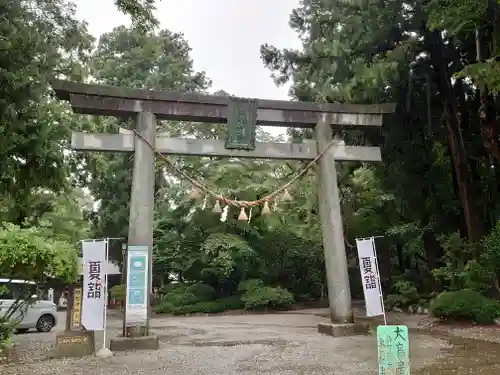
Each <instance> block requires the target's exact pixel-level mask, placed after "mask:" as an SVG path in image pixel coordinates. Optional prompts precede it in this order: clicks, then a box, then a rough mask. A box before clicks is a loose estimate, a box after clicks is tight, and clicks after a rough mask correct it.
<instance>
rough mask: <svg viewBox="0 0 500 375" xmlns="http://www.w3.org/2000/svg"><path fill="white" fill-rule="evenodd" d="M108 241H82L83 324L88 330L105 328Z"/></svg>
mask: <svg viewBox="0 0 500 375" xmlns="http://www.w3.org/2000/svg"><path fill="white" fill-rule="evenodd" d="M106 251H107V241H104V240H98V241H82V258H83V295H82V312H81V314H82V315H81V316H82V325H83V326H84V327H85V329H86V330H88V331H103V330H104V329H105V317H104V314H105V308H106V279H107V275H106Z"/></svg>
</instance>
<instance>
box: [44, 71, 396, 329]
mask: <svg viewBox="0 0 500 375" xmlns="http://www.w3.org/2000/svg"><path fill="white" fill-rule="evenodd" d="M52 86H53V88H54V90H55V92H56V94H57V97H58V98H59V99H62V100H68V101H69V102H70V103H71V106H72V108H73V111H74V112H76V113H82V114H88V115H100V116H115V117H119V118H123V117H131V116H132V117H135V118H136V131H137V132H138V133H139V134H140V135H141V137H142V138H144V140H142V139H140V138H141V137H138V136H135V134H133V133H127V134H87V133H78V132H74V133H73V134H72V139H71V147H72V148H73V149H75V150H83V151H104V152H133V153H134V169H133V181H132V192H131V199H130V219H129V235H128V248H129V249H132V248H134V247H135V248H136V247H142V248H147V250H148V253H149V263H150V267H149V274H150V276H149V278H148V280H147V281H146V283H147V284H149V285H148V286H147V287H148V288H149V290H150V289H151V264H152V251H153V209H154V208H153V204H154V183H155V170H154V165H155V152H154V150H153V149H152V148H151V147H150V145H152V146H153V147H154V148H155V149H156V150H157V151H158V152H160V153H162V154H169V155H173V154H176V155H198V156H226V157H238V158H267V159H295V160H312V159H314V158H315V157H316V156H317V155H318V153H321V152H322V151H324V150H325V149H326V148H328V147H329V146H330V144H331V143H332V140H333V134H332V130H333V129H335V128H339V127H357V128H361V129H362V128H366V127H367V126H375V127H381V126H382V121H383V114H388V113H392V112H394V105H393V104H382V105H360V104H320V103H309V102H290V101H281V100H263V99H238V98H227V97H222V96H214V95H201V94H194V93H173V92H165V91H150V90H141V89H128V88H122V87H111V86H102V85H90V84H81V83H74V82H68V81H54V82H53V84H52ZM157 119H161V120H182V121H198V122H206V123H228V138H227V140H226V142H224V141H219V140H196V139H182V138H169V137H167V136H164V135H162V134H158V135H157V134H156V125H157ZM256 125H263V126H266V125H268V126H284V127H299V128H314V130H315V135H316V143H313V142H305V143H302V144H293V143H255V127H256ZM145 141H146V142H145ZM147 143H149V144H150V145H148V144H147ZM335 161H340V162H342V161H362V162H378V161H381V154H380V149H379V147H363V146H346V145H344V144H343V143H341V142H335V141H334V144H333V145H331V147H330V148H329V149H328V150H327V151H326V153H325V155H323V157H321V158H320V159H319V161H318V167H319V168H318V184H319V189H318V195H319V197H318V198H319V214H320V219H321V226H322V237H323V248H324V253H325V265H326V278H327V286H328V301H329V305H330V318H331V324H330V325H328V327H326V328H325V326H324V325H323V326H322V327H319V330H320V332H323V333H328V334H331V335H349V334H355V333H358V329H357V328H358V327H356V325H355V324H353V323H354V322H353V314H352V306H351V293H350V286H349V277H348V271H347V257H346V253H345V245H344V235H343V226H342V217H341V211H340V199H339V191H338V186H337V172H336V168H335ZM148 294H150V293H148ZM128 298H129V296H127V299H128ZM149 298H150V296H149V295H148V297H147V302H148V303H147V306H148V314H147V316H146V317H144V319H142V320H140V319H139V321H135V322H134V321H126V322H125V326H128V329H127V330H126V331H127V332H124V335H126V336H147V335H148V327H149V316H150V311H151V310H150V309H151V308H150V307H149V305H150V304H149ZM126 315H127V314H126ZM125 320H127V318H126V319H125ZM129 320H132V319H129Z"/></svg>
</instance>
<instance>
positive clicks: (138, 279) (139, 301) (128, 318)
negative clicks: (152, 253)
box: [125, 245, 149, 327]
mask: <svg viewBox="0 0 500 375" xmlns="http://www.w3.org/2000/svg"><path fill="white" fill-rule="evenodd" d="M148 272H149V251H148V247H147V246H132V245H129V247H128V252H127V294H126V297H125V298H126V309H125V312H126V313H125V325H126V326H127V327H130V326H145V325H146V324H147V321H148V293H149V285H148V284H149V277H148Z"/></svg>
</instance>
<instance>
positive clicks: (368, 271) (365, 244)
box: [356, 238, 385, 316]
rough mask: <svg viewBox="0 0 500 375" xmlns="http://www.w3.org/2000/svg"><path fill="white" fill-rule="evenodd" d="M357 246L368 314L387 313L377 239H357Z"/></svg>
mask: <svg viewBox="0 0 500 375" xmlns="http://www.w3.org/2000/svg"><path fill="white" fill-rule="evenodd" d="M356 246H357V248H358V257H359V268H360V272H361V281H362V283H363V291H364V294H365V304H366V316H379V315H385V312H384V304H383V297H382V288H381V285H380V274H379V271H378V263H377V254H376V251H375V241H374V239H373V238H369V239H362V240H356Z"/></svg>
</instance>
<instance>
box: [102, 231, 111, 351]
mask: <svg viewBox="0 0 500 375" xmlns="http://www.w3.org/2000/svg"><path fill="white" fill-rule="evenodd" d="M108 258H109V238H106V239H105V256H104V259H105V265H104V331H103V341H104V343H103V345H102V346H103V348H106V347H107V346H106V345H107V343H106V328H107V323H108V262H109V259H108Z"/></svg>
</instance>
